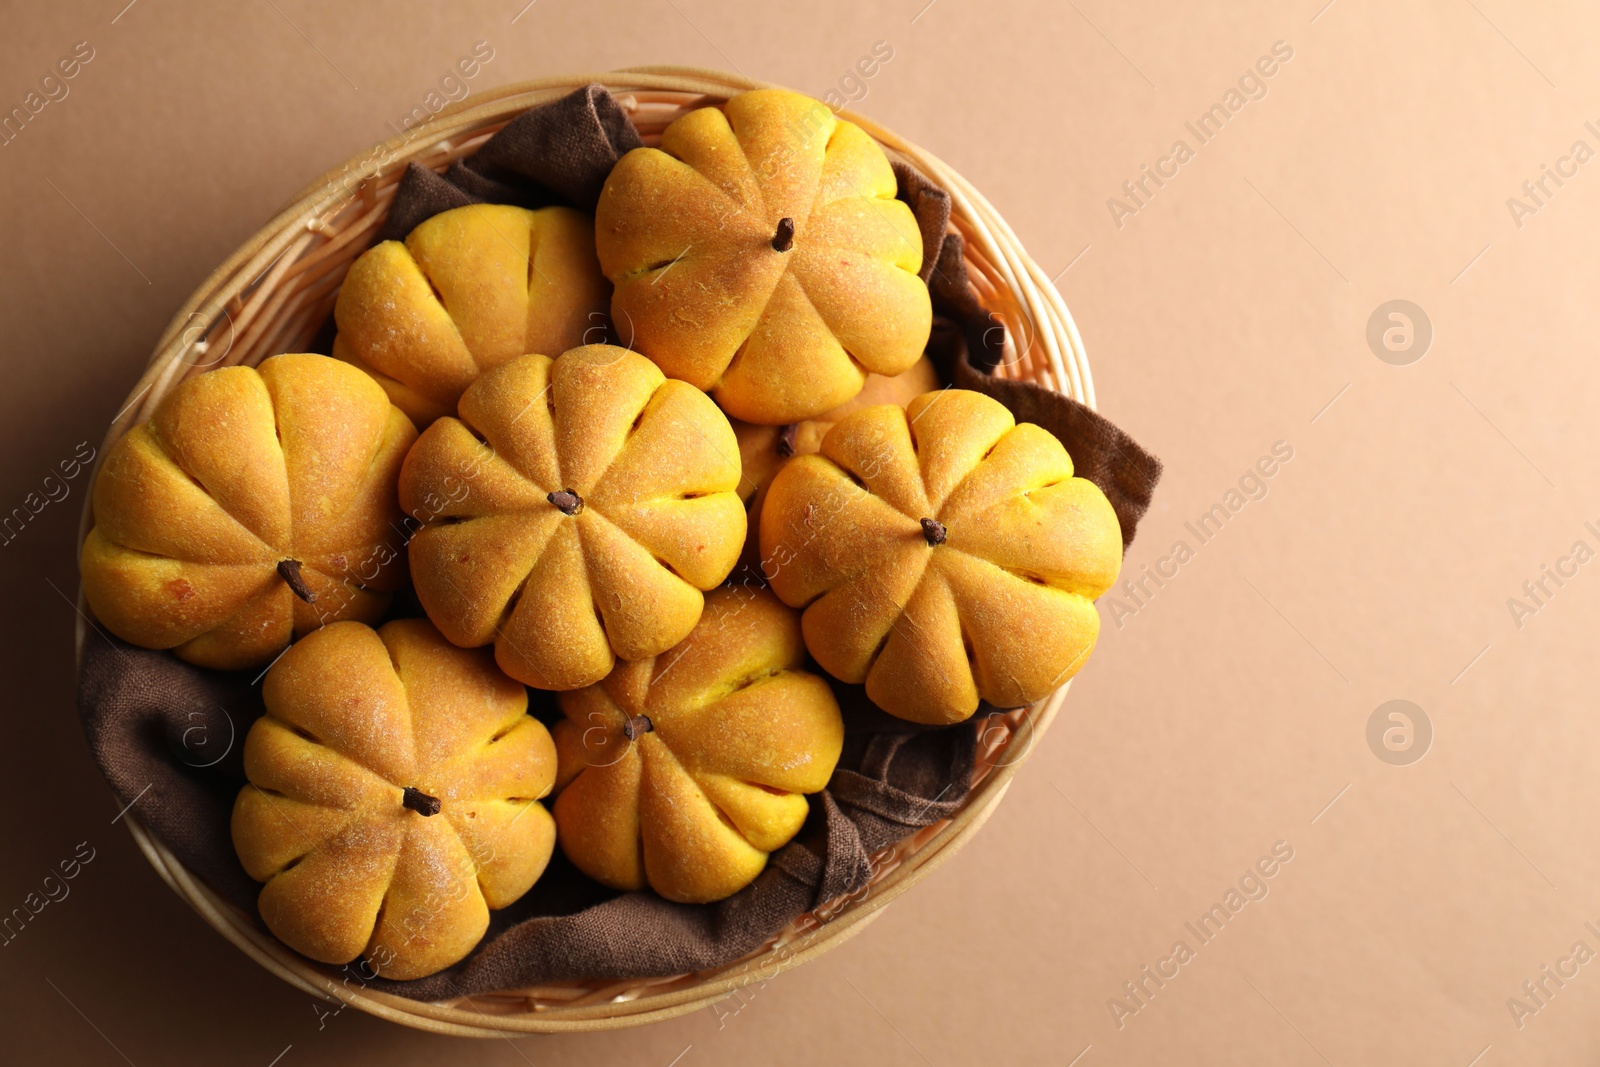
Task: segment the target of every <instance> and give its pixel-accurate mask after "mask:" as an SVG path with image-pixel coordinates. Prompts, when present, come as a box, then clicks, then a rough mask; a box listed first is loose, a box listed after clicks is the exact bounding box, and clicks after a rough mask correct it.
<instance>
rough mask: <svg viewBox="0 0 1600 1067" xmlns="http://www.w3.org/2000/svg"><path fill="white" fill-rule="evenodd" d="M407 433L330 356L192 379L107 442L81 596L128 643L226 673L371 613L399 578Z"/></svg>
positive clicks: (376, 392)
mask: <svg viewBox="0 0 1600 1067" xmlns="http://www.w3.org/2000/svg"><path fill="white" fill-rule="evenodd" d="M416 437H417V431H416V429H415V428H414V427H413V426H412V425H411V422H410V420H409V419H407V418H406V417H405V415H403V414H401V412H400V411H399V410H398V409H396V408H395V407H394V406H393V405H392V404H390V403H389V398H388V397H387V396H385V395H384V393H383V390H382V389H380V388H378V387H377V385H376V384H374V383H373V381H372V379H370V378H368V377H367V376H366V375H365V374H362V373H361V372H360V371H358V370H356V369H355V368H353V367H350V366H348V365H346V364H343V363H340V362H339V361H338V360H333V359H329V358H328V357H327V356H317V355H283V356H273V357H272V358H271V359H268V360H266V361H264V362H263V363H262V364H261V367H260V369H259V370H258V369H255V368H252V367H226V368H223V369H221V370H214V371H210V372H208V373H206V374H201V375H199V376H197V377H195V378H191V379H189V380H188V381H186V382H184V383H182V384H181V385H179V386H178V387H177V388H175V389H174V390H172V392H171V394H170V395H168V396H167V398H166V399H165V400H163V401H162V403H161V405H160V406H159V407H158V408H157V409H156V413H155V414H154V415H153V416H152V417H151V419H150V421H149V422H146V423H144V424H143V425H140V426H136V427H134V428H133V429H132V430H129V431H128V433H127V434H125V435H124V436H123V437H121V438H120V439H119V440H118V441H117V442H116V443H115V444H113V445H112V446H111V448H110V449H108V450H107V452H106V458H105V465H104V467H102V468H101V471H100V474H99V477H98V478H97V479H96V481H95V488H94V516H95V526H94V528H93V529H92V530H90V531H89V537H88V539H87V540H85V541H84V544H83V555H82V558H81V560H80V567H81V570H82V574H83V590H84V594H85V596H87V597H88V600H89V606H90V607H91V608H92V609H93V610H94V613H95V615H96V616H97V617H98V618H99V619H100V621H101V622H103V623H104V624H105V626H106V628H107V629H109V630H110V631H111V632H112V633H114V634H116V635H117V636H118V637H120V638H122V639H123V640H124V641H128V642H130V643H132V644H135V645H139V646H141V647H143V648H170V649H172V650H173V651H174V652H176V653H177V655H178V657H179V658H180V659H184V660H187V661H189V662H190V663H195V664H198V665H200V666H202V667H217V668H222V669H230V670H237V669H243V668H247V667H259V666H262V665H264V664H266V663H269V662H271V660H272V658H273V657H274V656H276V655H277V654H278V653H279V652H281V651H282V650H283V649H284V648H285V647H286V646H287V645H288V644H289V642H290V641H291V640H292V639H293V638H294V637H295V636H299V635H303V634H306V633H309V632H310V631H312V630H314V629H316V628H317V627H318V626H321V625H322V624H323V623H325V622H332V621H337V620H339V619H359V620H363V621H368V622H372V621H376V620H377V619H378V618H379V617H381V616H382V615H383V613H384V610H385V609H386V608H388V606H389V599H390V597H389V594H390V593H391V592H392V591H393V590H395V589H398V588H399V587H400V586H402V585H404V584H405V579H406V566H405V558H404V555H403V547H404V546H403V542H402V540H401V538H400V536H399V535H398V534H397V533H396V531H395V528H394V527H393V525H392V524H395V523H398V522H399V521H400V518H401V515H400V509H399V506H398V500H397V498H396V492H395V482H396V479H397V477H398V476H399V471H400V464H401V461H402V460H403V459H404V458H405V454H406V450H407V449H408V448H410V447H411V443H412V442H413V441H415V440H416Z"/></svg>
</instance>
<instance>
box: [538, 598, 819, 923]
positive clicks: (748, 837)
mask: <svg viewBox="0 0 1600 1067" xmlns="http://www.w3.org/2000/svg"><path fill="white" fill-rule="evenodd" d="M804 664H805V645H804V643H803V641H802V640H801V636H800V622H799V619H798V617H797V616H796V615H795V613H794V612H792V611H790V610H789V609H788V608H786V607H784V606H783V605H782V604H780V603H779V602H778V599H777V598H776V597H774V596H773V595H772V594H771V593H769V592H767V591H766V590H755V589H751V588H748V587H742V586H740V587H725V588H722V589H718V590H717V591H716V592H714V593H712V594H710V595H709V596H707V597H706V610H705V614H704V615H703V616H701V619H700V623H699V625H697V626H696V627H695V628H694V631H693V632H692V633H690V635H689V636H688V638H687V639H685V640H684V642H683V643H682V644H681V645H679V646H678V647H676V648H674V649H672V650H671V651H669V652H666V653H664V654H662V655H660V656H657V657H654V658H652V659H646V660H637V661H633V662H625V663H619V664H617V668H616V670H614V671H612V672H611V673H610V674H609V675H607V676H606V678H605V680H604V681H602V682H600V683H599V684H598V685H592V686H589V687H588V688H587V689H580V690H577V691H576V692H571V693H563V694H561V696H560V698H559V700H560V703H561V710H562V713H563V714H564V715H565V718H564V719H562V720H561V721H559V722H557V723H556V725H555V727H554V729H553V731H552V732H553V733H554V735H555V741H556V752H557V754H558V760H559V770H558V772H557V787H558V795H557V797H556V801H555V805H554V807H555V816H556V826H557V829H558V830H559V839H560V841H561V848H562V850H563V851H564V852H566V854H567V856H568V858H569V859H571V860H572V862H573V863H574V864H576V865H577V867H578V868H579V869H580V870H582V871H583V872H584V873H585V874H588V875H589V876H590V877H592V878H594V879H596V880H597V881H600V882H603V883H605V884H606V885H609V886H614V887H616V888H618V889H643V888H644V887H645V886H646V885H648V886H650V887H651V888H652V889H654V890H655V891H656V892H657V893H660V894H661V895H662V896H664V897H666V898H667V899H669V900H676V901H681V902H684V903H691V904H699V903H706V902H708V901H713V900H721V899H722V898H723V897H726V896H729V895H731V894H733V893H735V892H737V891H739V890H740V889H742V888H744V887H745V886H746V885H748V884H749V883H750V881H751V880H752V879H753V878H755V876H756V875H758V874H760V873H761V869H762V868H763V867H764V866H765V865H766V862H767V853H769V852H771V851H773V850H774V849H777V848H779V847H781V846H782V845H784V844H786V843H787V842H788V841H789V839H790V838H792V837H793V836H794V835H795V834H796V833H797V832H799V830H800V826H801V824H802V823H804V822H805V820H806V812H807V804H806V798H805V796H804V794H806V793H815V792H818V791H820V790H821V789H823V788H824V787H825V786H826V785H827V784H828V779H829V778H830V777H831V776H832V775H833V768H834V766H835V764H837V763H838V762H839V753H840V750H841V749H842V747H843V745H844V720H843V718H842V717H841V716H840V714H839V705H838V704H837V703H836V702H835V701H834V698H833V692H832V691H831V690H830V689H829V688H828V683H827V682H826V681H824V680H823V679H822V678H819V677H817V676H816V675H814V674H808V673H806V672H805V671H803V670H800V669H799V668H801V667H802V666H803V665H804Z"/></svg>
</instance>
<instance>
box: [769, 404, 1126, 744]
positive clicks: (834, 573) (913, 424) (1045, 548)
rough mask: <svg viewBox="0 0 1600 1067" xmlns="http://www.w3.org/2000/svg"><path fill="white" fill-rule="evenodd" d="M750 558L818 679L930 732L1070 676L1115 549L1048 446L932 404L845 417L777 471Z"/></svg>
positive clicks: (1068, 463)
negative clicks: (758, 557) (798, 617)
mask: <svg viewBox="0 0 1600 1067" xmlns="http://www.w3.org/2000/svg"><path fill="white" fill-rule="evenodd" d="M761 551H762V556H763V558H764V559H766V561H767V570H768V574H769V575H770V577H771V582H772V588H773V591H774V592H776V593H777V594H778V596H780V597H782V598H783V601H784V602H785V603H786V604H789V605H791V606H793V607H804V608H805V614H804V616H803V627H804V630H805V638H806V646H807V647H808V648H809V649H810V650H811V654H812V655H813V656H815V657H816V659H817V662H818V663H820V664H821V665H822V667H823V668H824V669H825V670H827V671H828V672H829V673H830V674H832V675H834V677H836V678H839V679H841V680H843V681H846V682H865V683H866V687H867V695H868V696H869V697H871V698H872V700H873V702H874V703H876V704H877V705H878V706H879V707H881V708H883V709H884V710H885V711H887V712H889V713H890V714H892V715H898V716H900V717H901V718H903V719H910V720H912V721H915V722H924V723H948V722H957V721H959V720H961V719H965V718H967V717H968V716H970V715H971V714H972V713H973V712H974V711H976V710H977V707H978V701H979V700H980V699H981V700H985V701H988V702H989V703H990V704H993V705H996V706H998V707H1017V706H1020V705H1023V704H1028V703H1030V702H1032V701H1035V700H1038V699H1040V698H1042V697H1044V696H1045V695H1047V694H1048V693H1050V692H1051V691H1052V690H1054V689H1055V688H1056V687H1058V686H1059V685H1061V683H1063V682H1065V681H1066V680H1067V679H1068V678H1070V677H1072V675H1073V674H1074V673H1076V672H1077V670H1078V668H1079V667H1080V666H1082V664H1083V661H1084V660H1085V659H1086V658H1087V657H1088V655H1089V652H1090V650H1091V649H1092V648H1093V647H1094V642H1095V638H1096V637H1097V636H1098V634H1099V632H1100V618H1099V615H1098V614H1096V612H1095V608H1094V600H1095V598H1096V597H1098V596H1099V595H1100V594H1101V593H1103V592H1105V591H1106V590H1107V589H1109V588H1110V587H1111V585H1112V583H1114V582H1115V581H1116V578H1117V571H1118V569H1119V568H1120V567H1121V564H1122V534H1121V530H1120V528H1119V527H1118V525H1117V517H1116V513H1115V512H1113V511H1112V509H1111V504H1110V503H1109V502H1108V501H1107V500H1106V498H1105V494H1103V493H1102V492H1101V491H1100V490H1099V488H1097V487H1096V486H1095V485H1094V484H1093V483H1092V482H1089V481H1087V480H1085V479H1082V478H1074V477H1073V476H1072V459H1071V457H1070V456H1068V455H1067V450H1066V449H1065V448H1063V447H1061V442H1060V441H1057V440H1056V439H1055V437H1053V436H1052V435H1051V434H1050V433H1049V432H1047V431H1045V430H1043V429H1041V428H1039V427H1038V426H1035V425H1033V424H1032V423H1022V424H1021V425H1018V424H1017V423H1016V422H1015V421H1014V420H1013V419H1012V417H1011V413H1010V412H1009V411H1007V410H1006V409H1005V408H1004V407H1003V406H1001V405H1000V404H999V403H997V402H996V401H994V400H991V399H990V398H988V397H986V396H984V395H982V394H981V393H974V392H969V391H967V390H962V389H948V390H945V391H943V392H938V393H927V394H925V395H923V396H920V397H917V398H916V399H915V400H913V401H912V402H911V403H910V404H909V405H908V406H907V407H906V408H905V409H901V408H896V407H875V408H867V409H866V410H864V411H858V412H856V413H855V414H854V415H851V416H850V417H849V418H847V419H845V420H844V421H843V422H840V423H839V424H838V425H837V426H835V427H834V428H833V429H832V430H830V431H828V435H827V436H826V437H824V438H823V440H822V451H821V452H819V453H818V454H817V455H814V456H800V457H797V458H796V459H794V460H792V461H790V462H789V463H788V464H787V465H786V466H785V467H784V468H783V470H781V471H779V472H778V475H777V477H776V478H774V479H773V480H772V485H771V487H770V488H769V490H768V492H767V499H766V503H765V506H764V507H763V508H762V511H761Z"/></svg>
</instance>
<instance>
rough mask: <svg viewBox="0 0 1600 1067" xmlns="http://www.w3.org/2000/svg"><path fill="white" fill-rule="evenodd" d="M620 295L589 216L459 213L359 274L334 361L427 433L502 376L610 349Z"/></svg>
mask: <svg viewBox="0 0 1600 1067" xmlns="http://www.w3.org/2000/svg"><path fill="white" fill-rule="evenodd" d="M610 293H611V286H610V285H609V284H607V282H606V280H605V278H604V277H602V276H601V274H600V264H599V262H598V261H597V260H596V259H595V252H594V220H593V219H591V218H590V217H589V216H588V215H585V214H584V213H583V212H581V211H574V210H572V209H571V208H566V207H547V208H541V209H540V210H538V211H528V210H526V209H524V208H520V207H507V206H505V205H503V204H472V205H469V206H467V207H458V208H454V209H452V210H450V211H445V212H442V213H440V214H438V215H435V216H434V217H433V218H431V219H429V220H427V221H426V222H424V223H422V224H421V225H420V226H418V227H417V228H416V229H414V230H412V231H411V233H410V235H409V236H407V237H406V239H405V243H403V244H402V243H401V242H399V241H384V242H383V243H382V244H379V245H376V246H374V247H372V248H370V249H368V250H367V251H366V252H364V253H362V255H361V258H359V259H357V260H356V261H355V262H354V263H353V264H351V265H350V273H349V274H347V275H346V276H345V280H344V285H343V287H342V288H340V290H339V300H338V303H336V304H335V305H334V308H333V317H334V320H335V321H336V322H337V323H338V326H339V333H338V335H337V336H336V337H335V338H334V342H333V354H334V355H335V356H336V357H338V358H339V359H343V360H347V361H349V362H351V363H354V364H355V365H356V366H358V367H360V368H361V369H363V370H365V371H366V372H367V373H369V374H371V375H372V376H373V377H374V378H376V379H377V380H378V382H379V383H380V384H382V386H383V387H384V389H385V390H387V391H388V393H389V396H390V398H391V399H393V400H394V402H395V404H397V405H399V407H400V409H401V410H402V411H404V412H405V413H406V414H407V415H410V416H411V417H412V418H413V419H415V420H416V422H417V425H419V426H425V425H427V424H428V423H430V422H432V421H433V420H434V419H436V418H438V417H439V416H441V415H449V414H451V413H452V412H454V411H455V408H456V401H457V399H459V398H460V396H461V392H462V390H464V389H466V387H467V386H468V385H470V384H471V382H472V380H473V379H474V378H476V377H477V376H478V375H479V374H481V373H482V372H483V371H485V370H487V369H489V368H490V367H495V366H499V365H500V364H501V363H504V362H505V361H506V360H508V359H513V358H515V357H517V356H520V355H524V354H526V353H528V352H542V353H559V352H565V351H566V350H567V349H569V348H573V347H576V346H577V345H581V344H583V343H584V341H585V340H586V339H588V340H603V339H604V337H605V332H606V331H605V325H606V317H605V311H606V303H607V299H608V298H609V296H610ZM586 335H587V336H586Z"/></svg>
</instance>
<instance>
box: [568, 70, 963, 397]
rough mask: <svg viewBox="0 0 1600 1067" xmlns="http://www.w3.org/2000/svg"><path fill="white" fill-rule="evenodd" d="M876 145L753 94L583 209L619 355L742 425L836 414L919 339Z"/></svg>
mask: <svg viewBox="0 0 1600 1067" xmlns="http://www.w3.org/2000/svg"><path fill="white" fill-rule="evenodd" d="M895 188H896V186H895V176H894V172H893V170H892V169H891V168H890V166H889V161H888V159H887V158H886V157H885V156H884V154H883V150H882V149H881V148H879V147H878V144H877V142H876V141H874V140H873V139H872V138H871V137H869V136H867V134H865V133H863V132H862V131H861V129H860V128H859V127H857V126H855V125H853V124H852V123H849V122H845V121H843V120H841V119H838V118H836V117H835V116H834V114H833V112H832V111H831V110H829V109H828V107H827V106H825V105H824V104H821V103H819V102H817V101H816V100H813V99H811V98H810V97H807V96H801V95H800V94H798V93H791V92H786V91H784V90H779V89H758V90H755V91H752V92H746V93H740V94H739V95H737V96H735V97H733V98H732V99H731V100H729V101H728V102H727V103H726V104H723V105H721V106H720V107H703V108H700V109H698V110H695V111H691V112H690V113H689V114H687V115H685V116H683V117H682V118H680V119H678V120H677V121H676V122H674V123H673V124H672V125H671V126H668V127H667V129H666V132H665V133H663V134H662V136H661V147H660V148H636V149H634V150H633V151H631V152H629V153H628V154H627V155H625V156H623V157H622V159H621V160H620V161H618V163H617V165H616V167H615V168H614V169H613V170H612V171H611V175H610V177H609V178H607V179H606V184H605V188H604V190H603V191H602V192H601V194H600V203H599V206H598V207H597V208H596V209H595V243H596V246H597V247H598V249H599V252H600V266H601V269H602V270H603V271H604V272H605V275H606V277H608V278H610V279H611V281H612V282H613V283H614V284H615V286H616V289H615V291H614V293H613V295H612V299H611V311H612V318H613V321H614V322H615V323H616V328H617V332H618V334H619V336H621V337H623V338H628V339H630V340H629V347H631V348H634V349H637V350H638V351H640V352H643V353H644V354H645V355H647V356H649V357H650V358H651V359H653V360H655V362H656V363H657V364H659V365H660V367H661V369H662V370H664V371H666V372H667V374H668V375H669V376H670V377H673V378H681V379H682V380H684V381H686V382H689V383H691V384H692V385H694V386H696V387H698V388H700V389H704V390H706V391H707V392H709V393H711V394H712V395H713V396H714V397H715V398H716V400H717V403H718V404H720V405H721V406H722V409H723V410H724V411H726V412H727V413H728V414H729V415H731V416H733V417H735V418H740V419H744V420H745V421H747V422H759V423H766V424H772V425H779V424H783V423H789V422H797V421H799V420H801V419H808V418H811V417H812V416H815V415H819V414H821V413H822V412H824V411H827V410H829V409H830V408H834V407H837V406H838V405H840V404H842V403H844V402H845V401H846V400H848V399H850V398H851V397H852V396H854V395H855V394H856V393H857V392H859V391H860V389H861V385H862V382H863V381H864V380H865V378H866V375H867V374H868V373H869V372H873V373H877V374H891V375H892V374H899V373H900V372H901V371H904V370H905V369H907V368H908V367H910V366H911V365H912V364H913V363H915V362H916V361H917V357H919V356H921V355H922V350H923V348H924V347H925V346H926V344H927V341H928V332H929V328H930V326H931V324H932V314H933V313H932V310H931V305H930V302H929V297H928V288H927V286H926V285H924V284H923V282H922V279H921V278H919V277H918V276H917V271H918V270H919V269H920V268H921V266H922V236H921V233H920V232H919V231H918V229H917V221H916V218H915V217H914V216H913V215H912V213H911V209H910V208H909V207H907V206H906V205H905V204H904V203H902V202H900V201H899V200H896V199H895Z"/></svg>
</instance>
